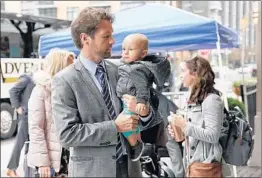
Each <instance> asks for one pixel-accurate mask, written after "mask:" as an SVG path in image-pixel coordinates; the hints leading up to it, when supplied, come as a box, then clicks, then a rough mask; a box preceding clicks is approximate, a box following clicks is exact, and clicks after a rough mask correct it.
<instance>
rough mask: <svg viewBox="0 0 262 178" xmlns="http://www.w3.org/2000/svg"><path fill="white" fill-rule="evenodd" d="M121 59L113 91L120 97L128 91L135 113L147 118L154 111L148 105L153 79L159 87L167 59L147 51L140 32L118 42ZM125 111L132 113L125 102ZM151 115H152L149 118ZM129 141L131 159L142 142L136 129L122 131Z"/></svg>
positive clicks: (166, 72) (165, 74)
mask: <svg viewBox="0 0 262 178" xmlns="http://www.w3.org/2000/svg"><path fill="white" fill-rule="evenodd" d="M122 62H123V63H124V64H123V65H121V66H119V68H118V72H119V79H118V82H117V88H116V91H117V95H118V97H120V98H122V97H123V95H125V94H129V95H132V96H135V97H136V101H137V105H136V109H135V112H136V113H135V114H139V115H140V116H142V117H143V119H145V120H143V121H144V122H146V120H148V119H149V118H150V111H151V109H153V111H152V112H154V113H156V112H158V111H155V110H156V107H154V108H152V107H150V106H151V105H152V103H151V95H152V93H151V92H150V91H151V89H152V88H153V83H155V84H156V85H157V86H159V87H161V86H163V85H164V83H165V81H166V80H167V79H168V77H169V75H170V63H169V61H168V60H167V59H166V58H164V57H161V56H156V55H148V39H147V37H146V36H145V35H143V34H131V35H128V36H127V37H126V38H125V39H124V41H123V44H122ZM123 108H124V110H123V112H124V113H125V114H134V113H132V112H130V111H128V109H127V107H126V105H125V103H124V106H123ZM153 119H155V118H153ZM123 135H124V136H125V137H126V138H127V140H128V142H129V144H130V145H131V160H132V161H137V160H139V158H140V157H141V155H142V152H143V149H144V144H143V143H142V141H141V136H140V129H139V128H137V129H136V130H135V131H130V132H124V133H123Z"/></svg>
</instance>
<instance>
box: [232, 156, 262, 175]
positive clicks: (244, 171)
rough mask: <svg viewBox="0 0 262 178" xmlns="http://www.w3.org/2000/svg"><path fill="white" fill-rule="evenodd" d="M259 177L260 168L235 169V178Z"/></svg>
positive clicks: (239, 167) (241, 167)
mask: <svg viewBox="0 0 262 178" xmlns="http://www.w3.org/2000/svg"><path fill="white" fill-rule="evenodd" d="M260 156H261V155H260ZM261 176H262V175H261V167H250V166H238V167H237V177H261Z"/></svg>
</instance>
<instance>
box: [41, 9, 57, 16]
mask: <svg viewBox="0 0 262 178" xmlns="http://www.w3.org/2000/svg"><path fill="white" fill-rule="evenodd" d="M38 10H39V16H44V17H52V18H56V17H57V9H56V8H41V9H38Z"/></svg>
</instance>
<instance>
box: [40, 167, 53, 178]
mask: <svg viewBox="0 0 262 178" xmlns="http://www.w3.org/2000/svg"><path fill="white" fill-rule="evenodd" d="M39 174H40V177H51V169H50V167H48V166H41V167H39Z"/></svg>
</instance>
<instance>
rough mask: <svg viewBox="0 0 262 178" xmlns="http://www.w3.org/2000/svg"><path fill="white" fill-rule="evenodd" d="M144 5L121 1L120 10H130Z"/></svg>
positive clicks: (142, 3)
mask: <svg viewBox="0 0 262 178" xmlns="http://www.w3.org/2000/svg"><path fill="white" fill-rule="evenodd" d="M144 4H146V1H121V6H120V9H121V10H124V9H130V8H134V7H138V6H141V5H144Z"/></svg>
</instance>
